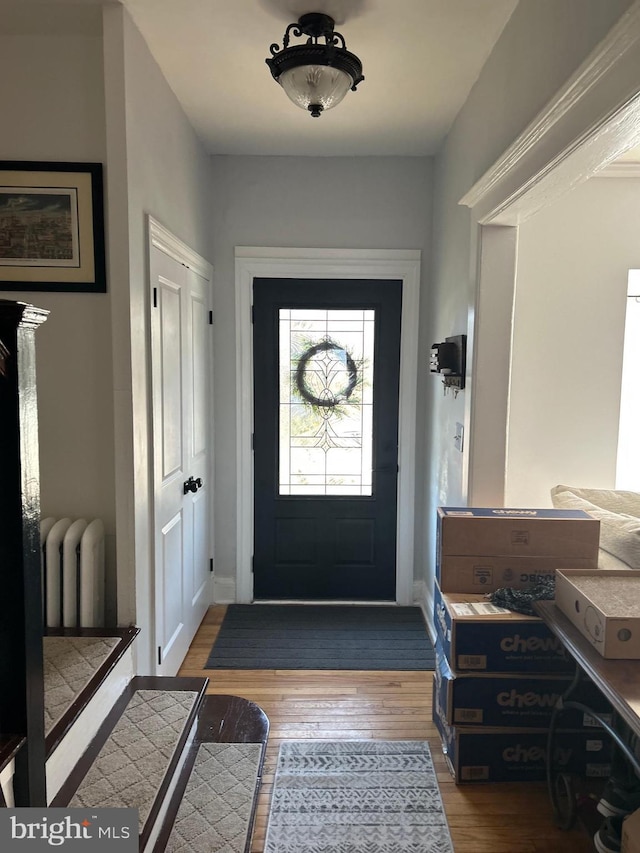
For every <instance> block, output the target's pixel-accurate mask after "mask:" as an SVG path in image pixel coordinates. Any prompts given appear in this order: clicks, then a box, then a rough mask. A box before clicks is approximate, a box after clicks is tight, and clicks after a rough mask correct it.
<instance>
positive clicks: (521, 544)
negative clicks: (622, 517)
mask: <svg viewBox="0 0 640 853" xmlns="http://www.w3.org/2000/svg"><path fill="white" fill-rule="evenodd" d="M599 545H600V522H599V521H598V520H597V519H595V518H592V517H591V516H590V515H588V513H586V512H584V511H583V510H580V509H509V508H505V507H500V508H498V507H496V508H491V507H438V521H437V547H436V553H437V554H438V555H439V556H440V557H441V558H443V557H448V556H458V557H459V556H464V555H466V556H469V557H477V556H487V555H492V556H496V557H497V556H505V557H516V556H521V557H522V556H528V557H561V558H562V557H571V558H576V559H584V560H590V561H592V566H593V567H595V566H597V565H598V548H599Z"/></svg>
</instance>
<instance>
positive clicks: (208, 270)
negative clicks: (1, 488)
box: [147, 216, 213, 281]
mask: <svg viewBox="0 0 640 853" xmlns="http://www.w3.org/2000/svg"><path fill="white" fill-rule="evenodd" d="M147 219H148V226H149V240H150V242H151V245H153V246H155V247H156V248H157V249H160V251H161V252H164V253H165V255H169V256H170V257H171V258H173V259H174V261H178V263H180V264H183V266H187V267H188V268H189V269H191V270H194V271H195V272H197V273H198V274H199V275H201V276H202V277H203V278H205V279H207V280H208V281H211V278H212V274H213V267H212V266H211V264H210V263H209V261H207V260H206V258H203V257H202V256H201V255H199V254H198V253H197V252H194V250H193V249H192V248H191V247H190V246H187V245H186V243H183V242H182V240H180V239H179V238H178V237H176V236H175V234H172V233H171V231H169V230H168V229H167V228H165V227H164V225H161V223H160V222H158V220H157V219H154V218H153V216H148V217H147Z"/></svg>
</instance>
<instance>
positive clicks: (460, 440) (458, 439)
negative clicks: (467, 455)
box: [453, 424, 464, 453]
mask: <svg viewBox="0 0 640 853" xmlns="http://www.w3.org/2000/svg"><path fill="white" fill-rule="evenodd" d="M453 446H454V447H455V449H456V450H459V451H460V453H462V448H463V446H464V426H463V425H462V424H456V434H455V435H454V437H453Z"/></svg>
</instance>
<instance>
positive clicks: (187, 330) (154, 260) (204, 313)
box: [150, 242, 211, 675]
mask: <svg viewBox="0 0 640 853" xmlns="http://www.w3.org/2000/svg"><path fill="white" fill-rule="evenodd" d="M175 254H176V253H175V246H172V254H167V252H166V251H164V250H163V249H162V248H159V247H158V245H157V244H156V243H155V242H151V248H150V274H151V287H152V303H151V304H152V308H151V348H152V377H153V378H152V382H153V434H154V466H153V467H154V501H155V507H154V537H153V538H154V549H155V584H154V596H155V637H156V647H157V648H156V654H157V660H156V672H157V674H158V675H174V674H175V673H176V672H177V670H178V667H179V666H180V664H181V663H182V660H183V658H184V656H185V654H186V652H187V650H188V648H189V644H190V643H191V640H192V639H193V636H194V634H195V632H196V630H197V628H198V626H199V624H200V622H201V621H202V618H203V616H204V614H205V612H206V609H207V607H208V606H209V604H210V603H211V588H210V587H211V584H210V577H211V572H210V557H211V541H210V509H209V508H210V496H211V489H210V470H211V468H210V461H211V460H210V456H211V454H210V447H211V423H210V358H209V352H210V347H209V344H210V341H209V335H210V328H209V283H210V277H209V278H207V277H206V270H205V271H204V273H205V274H203V270H196V269H193V268H191V267H189V266H187V265H185V263H184V261H180V260H178V259H177V258H176V256H175Z"/></svg>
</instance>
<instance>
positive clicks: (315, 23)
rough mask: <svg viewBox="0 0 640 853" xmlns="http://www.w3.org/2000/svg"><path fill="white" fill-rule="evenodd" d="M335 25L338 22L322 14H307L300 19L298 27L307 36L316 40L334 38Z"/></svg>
mask: <svg viewBox="0 0 640 853" xmlns="http://www.w3.org/2000/svg"><path fill="white" fill-rule="evenodd" d="M335 25H336V22H335V21H334V20H333V18H332V17H330V16H329V15H323V14H322V13H321V12H307V14H306V15H301V16H300V17H299V18H298V26H299V28H300V29H301V30H302V32H303V33H304V34H305V36H311V38H316V39H318V38H327V36H332V35H333V29H334V27H335Z"/></svg>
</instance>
